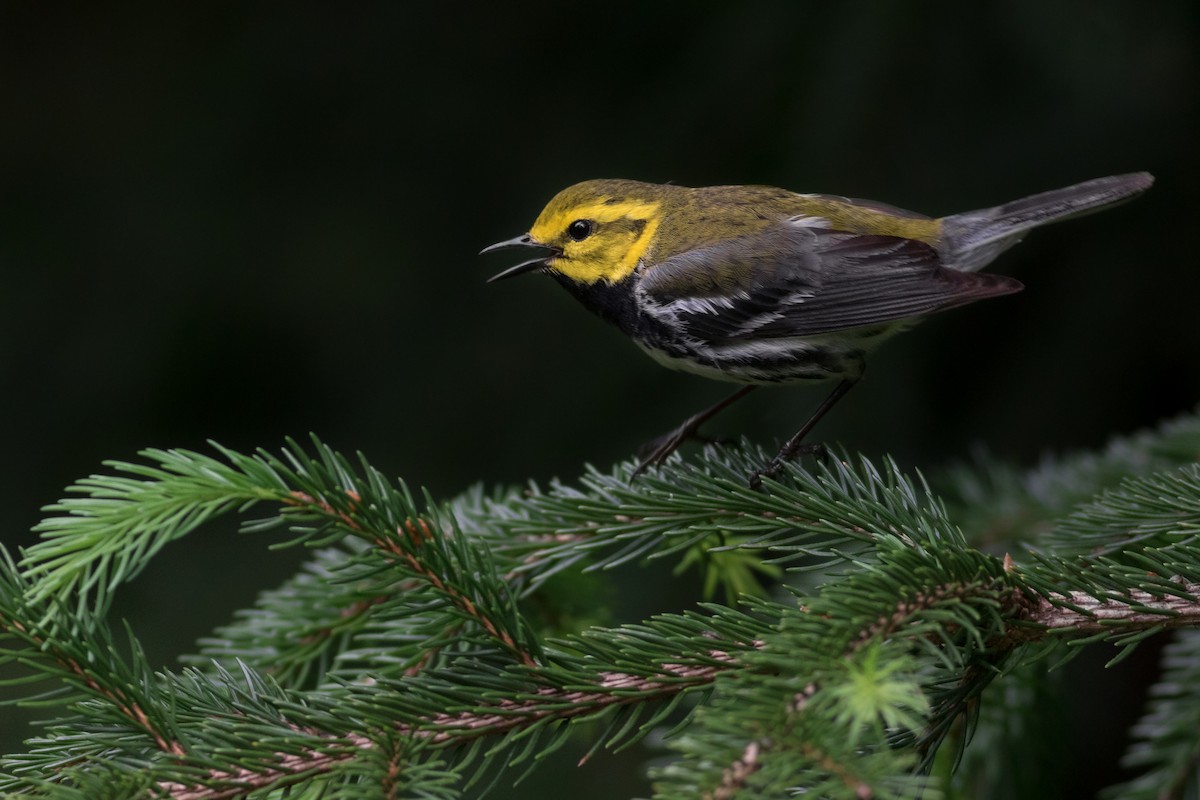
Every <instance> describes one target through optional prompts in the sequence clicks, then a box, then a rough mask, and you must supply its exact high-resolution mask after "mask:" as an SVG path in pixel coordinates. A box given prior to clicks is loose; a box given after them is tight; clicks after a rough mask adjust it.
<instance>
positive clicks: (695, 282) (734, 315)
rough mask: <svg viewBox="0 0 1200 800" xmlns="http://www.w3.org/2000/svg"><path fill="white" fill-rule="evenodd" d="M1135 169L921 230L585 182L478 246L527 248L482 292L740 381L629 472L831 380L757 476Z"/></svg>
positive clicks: (863, 211)
mask: <svg viewBox="0 0 1200 800" xmlns="http://www.w3.org/2000/svg"><path fill="white" fill-rule="evenodd" d="M1153 181H1154V179H1153V177H1151V176H1150V175H1149V174H1147V173H1144V172H1138V173H1132V174H1129V175H1116V176H1113V177H1109V178H1099V179H1097V180H1093V181H1088V182H1086V183H1080V184H1078V185H1075V186H1069V187H1067V188H1065V189H1058V190H1056V191H1051V192H1045V193H1042V194H1036V195H1033V196H1032V197H1026V198H1024V199H1022V200H1016V201H1014V202H1011V203H1005V204H1004V205H1001V206H996V207H995V208H988V209H983V210H980V211H968V212H966V213H963V214H953V215H951V216H948V217H942V218H940V219H931V218H929V217H926V216H923V215H921V214H914V213H912V212H910V211H903V210H901V209H898V208H893V207H891V206H887V205H884V204H882V203H875V202H869V201H863V200H851V199H847V198H844V197H832V196H828V195H819V194H796V193H793V192H789V191H786V190H784V189H776V188H772V187H769V186H713V187H707V188H698V189H690V188H687V187H684V186H674V185H657V184H650V183H640V182H638V181H629V180H592V181H585V182H583V183H579V184H576V185H574V186H571V187H569V188H567V189H564V190H563V191H561V192H559V193H558V195H556V196H555V197H554V199H552V200H551V201H550V203H549V204H548V205H547V206H546V208H545V209H543V211H542V213H541V215H540V216H538V218H537V221H536V222H534V224H533V227H532V228H531V229H530V230H529V233H527V234H525V235H523V236H518V237H517V238H515V239H510V240H508V241H505V242H500V243H498V244H494V245H492V246H491V247H488V248H485V249H484V251H483V252H484V253H489V252H492V251H495V250H500V249H504V248H510V247H528V248H539V249H541V250H542V251H543V252H542V253H541V254H539V255H538V257H537V258H534V259H532V260H530V261H525V262H523V263H521V264H518V265H516V266H515V267H511V268H509V269H507V270H505V271H503V272H501V273H500V274H498V275H496V276H495V277H493V278H492V279H491V280H493V281H496V280H500V279H502V278H509V277H512V276H514V275H519V274H522V273H525V272H533V271H539V272H545V273H548V274H549V275H551V276H553V277H554V278H555V279H556V280H557V281H558V282H559V283H560V284H562V285H563V286H564V287H566V289H567V290H568V291H569V292H571V294H573V295H575V297H577V298H579V300H580V301H581V302H582V303H583V304H584V305H586V306H587V307H588V308H590V309H591V310H592V311H594V312H596V313H597V314H599V315H600V316H601V317H603V318H604V319H606V320H608V321H609V322H612V323H613V324H615V325H616V326H617V327H618V328H620V329H621V330H622V331H624V332H625V333H626V334H627V335H628V336H630V337H631V338H632V339H633V340H634V341H635V342H637V343H638V345H640V346H641V348H642V349H643V350H645V351H646V352H647V353H649V354H650V355H651V356H652V357H653V358H654V359H655V360H657V361H659V362H661V363H663V364H665V365H667V366H669V367H672V368H675V369H682V370H687V371H689V372H694V373H698V374H700V375H704V376H706V377H709V378H716V379H718V380H724V381H733V382H735V383H741V384H745V386H743V387H742V388H740V389H739V390H738V391H737V392H736V393H734V394H733V395H731V396H730V397H728V398H726V399H725V400H723V401H721V402H720V403H718V404H716V405H715V406H712V407H711V408H708V409H705V410H704V411H701V412H700V413H698V414H695V415H694V416H692V417H690V418H688V419H687V420H686V421H685V422H684V423H683V424H682V425H680V426H679V427H678V428H676V429H675V430H673V431H671V432H670V433H668V434H666V435H665V436H662V437H660V438H658V439H656V440H655V441H654V442H651V443H650V445H648V446H647V452H648V454H647V455H646V457H645V458H644V460H643V461H642V462H641V463H640V464H639V465H638V467H637V469H636V470H635V472H634V475H637V474H638V473H640V472H642V471H643V470H644V469H646V468H647V467H649V466H651V465H658V464H661V463H662V462H663V460H664V459H666V457H667V456H668V455H670V454H671V453H672V452H674V451H675V449H676V448H678V447H679V445H680V444H681V443H682V442H683V441H684V440H685V439H687V438H688V437H690V436H693V435H695V434H696V432H697V430H698V429H699V427H700V425H701V424H702V423H703V422H705V421H706V420H707V419H709V418H710V417H711V416H712V415H713V414H716V413H717V412H718V411H720V410H721V409H723V408H725V407H726V406H728V405H729V404H730V403H732V402H733V401H735V400H737V399H738V398H740V397H742V396H744V395H745V394H747V393H748V392H749V391H750V390H751V389H753V388H755V387H756V386H761V385H767V384H779V383H795V382H803V381H822V380H829V379H839V383H838V384H837V387H836V388H835V389H834V390H833V392H832V394H830V395H829V397H828V398H827V399H826V400H825V401H824V402H823V403H822V404H821V406H820V407H819V408H818V409H817V411H816V412H815V413H814V414H813V415H812V417H810V418H809V420H808V421H807V422H806V423H805V424H804V426H803V427H802V428H801V429H800V430H799V431H798V432H797V433H796V435H795V436H793V437H792V438H791V439H790V440H788V442H787V443H786V444H785V445H784V446H783V448H781V449H780V451H779V454H778V455H777V456H776V457H775V459H773V460H772V462H771V463H770V464H768V465H767V466H766V467H765V468H764V469H763V470H760V472H759V473H756V474H755V475H754V476H753V478H752V480H751V484H752V485H757V484H758V483H759V481H760V479H761V476H762V475H764V474H773V473H774V472H775V471H776V470H778V469H779V467H780V465H781V464H782V463H783V461H784V460H786V459H789V458H791V457H793V456H794V455H795V454H796V453H797V452H799V451H800V449H801V448H802V447H803V445H802V442H803V439H804V437H805V436H806V435H807V434H808V432H809V431H810V430H811V429H812V427H813V426H814V425H815V424H816V423H817V421H818V420H819V419H820V418H821V416H822V415H824V413H825V412H826V411H828V410H829V409H830V408H831V407H832V406H833V404H834V403H836V402H837V401H838V399H840V398H841V397H842V396H843V395H844V394H845V393H846V392H847V391H848V390H849V388H850V387H851V386H853V385H854V383H855V382H856V381H858V379H859V378H860V377H861V376H862V374H863V367H864V357H865V355H866V353H867V351H869V350H870V349H871V348H873V347H875V346H876V345H878V344H879V343H880V342H882V341H883V340H884V339H886V338H888V337H889V336H891V335H892V334H894V333H897V332H899V331H901V330H904V329H905V328H908V327H910V326H911V325H913V324H914V323H915V322H917V321H919V320H920V319H921V318H923V317H925V316H926V315H928V314H931V313H933V312H935V311H942V310H945V309H948V308H954V307H955V306H961V305H965V304H966V303H972V302H974V301H976V300H982V299H984V298H986V297H996V296H999V295H1004V294H1010V293H1012V292H1016V291H1019V290H1020V289H1021V288H1022V287H1021V284H1020V283H1019V282H1017V281H1016V280H1013V279H1012V278H1006V277H1004V276H1000V275H982V274H978V272H977V270H979V269H982V268H983V267H985V266H986V265H987V264H988V263H990V262H991V261H992V259H994V258H995V257H996V256H998V255H999V254H1000V253H1001V252H1003V251H1004V250H1006V249H1008V248H1009V247H1011V246H1013V245H1014V244H1016V243H1017V242H1018V241H1020V239H1021V237H1022V236H1023V235H1024V234H1025V232H1026V231H1028V230H1030V229H1031V228H1036V227H1038V226H1041V225H1045V224H1048V223H1051V222H1057V221H1059V220H1063V219H1067V218H1070V217H1075V216H1079V215H1081V214H1085V213H1088V212H1091V211H1096V210H1098V209H1101V208H1104V207H1106V206H1109V205H1112V204H1113V203H1116V202H1119V201H1121V200H1125V199H1127V198H1130V197H1132V196H1134V195H1137V194H1139V193H1141V192H1143V191H1145V190H1146V189H1148V188H1149V187H1150V185H1151V184H1152V183H1153Z"/></svg>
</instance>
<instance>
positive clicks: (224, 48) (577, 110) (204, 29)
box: [0, 0, 1200, 797]
mask: <svg viewBox="0 0 1200 800" xmlns="http://www.w3.org/2000/svg"><path fill="white" fill-rule="evenodd" d="M1198 76H1200V5H1198V4H1196V3H1195V2H1192V1H1191V0H1180V1H1179V2H1171V1H1169V0H1164V1H1163V2H1157V3H1153V4H1150V3H1139V4H1131V3H1121V2H1115V1H1114V2H1097V0H1077V1H1074V2H1057V3H1045V2H1042V0H1012V1H1010V2H1004V3H986V2H985V3H970V4H954V3H920V4H917V3H906V4H900V3H890V2H886V1H885V0H880V1H879V2H837V3H813V2H809V3H793V2H777V3H769V2H747V3H737V4H721V3H695V2H688V3H660V4H654V5H646V4H624V3H603V4H589V5H578V6H567V5H550V4H528V5H526V6H521V5H519V4H517V5H508V4H484V3H478V4H470V3H467V4H462V3H444V4H434V3H426V4H400V3H360V4H354V5H353V6H350V7H347V6H341V7H339V8H338V10H336V11H335V10H333V9H332V8H312V7H306V6H293V5H290V4H268V3H264V4H242V3H206V4H197V5H195V6H188V5H184V4H156V5H149V6H148V7H146V8H142V9H139V10H132V9H131V8H130V7H128V6H126V7H124V8H123V10H120V11H117V10H111V9H103V8H102V7H101V6H100V5H99V4H96V5H81V7H78V8H75V9H73V10H71V11H69V12H68V11H65V10H62V9H58V10H55V9H50V8H48V7H45V6H43V5H40V4H35V5H29V4H18V3H11V2H3V3H0V98H2V102H3V122H2V123H0V381H2V382H3V383H2V386H3V391H2V393H0V407H2V408H3V419H4V422H5V425H6V432H5V436H4V441H5V458H4V460H3V463H2V464H0V540H2V541H3V542H4V543H5V544H6V545H8V546H10V547H12V546H17V545H21V544H25V543H28V542H29V541H31V539H32V535H31V534H29V533H28V531H29V528H30V527H31V526H32V525H34V524H35V523H36V521H37V520H38V518H39V510H38V509H39V508H40V507H41V506H43V505H44V504H46V503H49V502H52V501H54V500H55V499H56V498H58V497H60V496H61V494H62V490H63V487H64V486H66V485H67V484H69V483H70V482H71V481H73V480H75V479H76V478H79V477H81V476H84V475H86V474H88V473H89V472H92V471H95V470H97V469H98V468H99V467H100V463H101V461H102V460H104V459H110V458H117V459H129V458H133V457H135V454H136V452H137V451H138V450H139V449H141V448H144V447H151V446H153V447H191V448H196V447H204V446H205V445H204V443H205V441H206V440H207V439H210V438H211V439H215V440H217V441H219V442H221V443H223V444H225V445H229V446H232V447H234V448H239V449H251V448H254V447H259V446H263V447H267V448H272V449H274V448H277V447H278V446H279V445H280V444H281V443H282V441H283V438H284V437H285V436H289V435H291V436H297V437H303V436H306V435H307V433H308V432H310V431H312V432H316V433H318V434H319V435H320V436H321V437H323V438H324V439H325V440H326V441H327V442H329V443H331V444H332V445H334V446H335V447H337V448H339V449H342V450H344V451H349V452H353V451H356V450H361V451H363V452H365V453H366V454H367V456H368V457H369V458H370V460H371V461H372V463H374V464H375V465H376V466H378V467H380V468H382V469H383V470H384V471H385V472H386V473H389V474H393V475H398V476H402V477H404V478H405V479H406V480H408V481H410V482H411V483H413V484H420V485H424V486H427V487H429V488H430V489H431V490H432V492H433V493H434V494H435V495H436V496H446V495H449V494H452V493H455V492H458V491H460V490H462V489H464V488H466V487H467V486H470V485H471V484H474V483H476V482H479V481H483V482H485V483H486V484H489V485H492V484H515V483H519V482H522V481H526V480H529V479H533V480H536V481H539V482H544V481H546V480H548V479H550V478H552V477H554V476H560V477H562V478H564V479H568V480H569V479H572V478H574V477H575V476H577V475H578V474H579V473H580V471H581V469H582V464H583V463H584V462H585V461H590V462H591V463H594V464H596V465H599V466H601V467H605V468H607V467H608V466H609V465H611V464H612V463H613V462H614V461H617V460H620V459H624V458H627V457H629V456H630V455H631V454H632V453H633V452H634V450H635V449H636V447H637V446H638V445H639V444H641V443H643V442H644V441H646V440H648V439H650V438H653V437H654V436H656V435H658V434H659V433H662V432H663V431H665V430H666V429H668V428H670V427H672V426H673V425H675V424H677V423H678V422H679V421H681V420H682V419H683V417H685V416H687V415H688V414H690V413H692V412H694V411H696V410H698V409H699V408H701V407H702V406H705V405H707V404H709V403H711V402H714V401H715V400H716V399H717V398H719V397H721V396H722V395H723V393H725V392H726V391H727V388H726V387H725V386H723V385H720V384H714V383H708V382H706V381H704V380H702V379H700V378H695V377H691V376H687V375H683V374H679V373H672V372H669V371H666V370H663V369H662V368H661V367H659V366H657V365H656V364H654V363H653V362H651V361H650V360H649V359H648V358H646V357H645V356H644V355H643V354H641V353H640V352H639V351H638V350H637V348H635V347H634V346H633V345H632V344H630V343H629V342H628V341H627V340H625V339H624V338H623V337H622V336H621V335H620V334H619V333H618V332H617V331H615V330H614V329H610V328H608V327H606V326H605V325H603V324H602V323H601V322H600V321H599V320H598V319H596V318H594V317H592V316H591V315H590V314H588V313H587V312H586V311H585V310H584V309H583V308H582V307H580V306H578V305H577V304H576V303H575V301H573V300H572V299H571V298H570V297H569V296H567V295H566V294H565V293H564V292H562V290H561V289H559V288H558V287H557V286H555V285H554V284H553V283H552V282H551V281H549V280H546V279H540V278H539V277H537V276H530V277H527V278H524V279H521V280H514V281H512V282H506V283H502V284H497V285H491V286H489V285H485V283H484V280H485V279H486V278H487V277H488V276H490V275H491V274H493V273H494V272H497V271H499V270H500V269H501V268H503V267H504V266H507V265H508V264H510V263H513V262H512V260H511V259H505V258H503V257H488V258H478V257H476V253H477V252H478V251H479V249H480V248H482V247H483V246H484V245H487V244H490V243H491V242H494V241H497V240H499V239H505V238H509V237H511V236H514V235H516V234H519V233H521V232H523V231H525V230H526V229H527V228H528V226H529V225H530V223H531V222H532V220H533V218H534V217H535V216H536V214H537V212H538V211H539V210H540V209H541V207H542V205H543V204H544V203H545V202H546V201H547V200H548V199H549V198H550V197H551V196H552V195H553V194H554V193H555V192H556V191H557V190H558V189H560V188H562V187H564V186H566V185H568V184H570V183H573V182H575V181H578V180H582V179H586V178H594V177H626V178H637V179H642V180H648V181H657V182H662V181H674V182H676V183H680V184H685V185H705V184H721V183H767V184H774V185H779V186H783V187H787V188H790V189H795V190H798V191H808V192H826V193H833V194H841V195H847V196H851V197H862V198H871V199H876V200H881V201H885V202H888V203H892V204H894V205H898V206H901V207H905V208H910V209H913V210H917V211H921V212H925V213H928V214H931V215H942V214H946V213H951V212H957V211H964V210H967V209H972V208H978V207H983V206H990V205H994V204H996V203H999V202H1002V201H1006V200H1010V199H1014V198H1017V197H1020V196H1023V195H1026V194H1031V193H1033V192H1037V191H1041V190H1045V189H1051V188H1056V187H1059V186H1064V185H1067V184H1071V183H1075V182H1078V181H1082V180H1085V179H1088V178H1094V177H1099V176H1102V175H1108V174H1113V173H1119V172H1127V171H1133V170H1149V171H1151V172H1153V173H1154V174H1155V175H1156V176H1157V179H1158V183H1157V185H1156V186H1155V187H1154V189H1153V190H1152V191H1151V192H1150V193H1149V194H1148V195H1146V196H1145V197H1143V198H1142V199H1140V200H1138V201H1137V202H1135V203H1132V204H1130V205H1128V206H1124V207H1122V208H1120V209H1118V210H1115V211H1110V212H1107V213H1105V214H1102V215H1098V216H1094V217H1090V218H1087V219H1083V220H1079V221H1073V222H1070V223H1067V224H1064V225H1061V226H1056V227H1053V228H1048V229H1045V230H1043V231H1039V232H1038V233H1037V234H1036V235H1034V236H1032V237H1030V239H1029V240H1027V241H1026V242H1025V243H1023V244H1022V245H1021V246H1020V247H1018V248H1017V249H1015V250H1014V251H1011V252H1010V253H1009V254H1008V255H1006V256H1005V257H1004V258H1002V259H1001V261H1000V262H999V263H998V264H996V265H995V267H994V269H995V270H996V271H999V272H1003V273H1005V274H1009V275H1013V276H1015V277H1017V278H1019V279H1020V280H1022V281H1023V282H1024V283H1025V284H1026V286H1027V289H1026V291H1025V292H1023V293H1021V294H1018V295H1016V296H1013V297H1009V298H1003V299H999V300H995V301H991V302H988V303H983V304H979V305H975V306H971V307H970V308H967V309H963V310H958V311H955V312H951V313H948V314H946V315H943V316H940V317H938V318H936V319H934V320H931V321H929V322H927V323H926V324H924V325H923V326H921V327H919V328H918V329H916V330H914V331H912V332H910V333H908V334H906V335H905V336H903V337H900V338H898V339H896V340H894V341H893V342H891V343H889V344H888V345H887V346H886V347H885V348H884V349H883V350H882V351H881V352H879V353H878V354H877V355H876V357H875V358H874V360H872V361H871V366H870V370H869V372H868V377H867V380H866V381H865V383H864V384H863V385H862V386H861V387H859V388H858V389H857V390H856V391H855V392H853V393H851V394H850V395H849V397H848V398H847V399H846V400H845V402H843V403H842V404H841V405H840V406H839V407H838V408H837V410H836V411H835V412H834V413H833V414H831V415H830V416H829V417H828V418H827V419H826V421H825V422H823V423H822V429H821V431H820V435H821V438H822V439H823V440H825V441H840V442H842V443H844V444H846V445H847V446H849V447H851V448H853V449H857V450H862V451H864V452H866V453H868V454H873V455H878V454H882V453H884V452H888V453H892V454H894V455H896V456H897V458H898V459H899V460H900V461H901V463H902V464H905V465H909V466H914V467H919V468H921V469H922V470H925V471H936V469H937V468H938V467H939V465H943V464H945V463H947V462H948V461H950V460H955V459H963V458H965V457H967V455H968V454H969V453H970V452H971V451H972V450H973V449H979V448H982V449H985V450H987V451H989V452H991V453H993V454H995V455H997V456H999V457H1002V458H1004V459H1008V460H1012V461H1016V462H1021V463H1033V462H1035V461H1036V460H1037V459H1038V458H1039V456H1041V455H1042V454H1044V453H1047V452H1060V451H1064V450H1071V449H1078V448H1093V447H1097V446H1099V445H1101V444H1102V443H1103V442H1104V441H1105V440H1106V439H1107V438H1108V437H1109V436H1110V435H1112V434H1114V433H1118V432H1128V431H1132V430H1135V429H1138V428H1141V427H1145V426H1149V425H1153V424H1155V423H1156V422H1158V421H1159V420H1161V419H1163V418H1165V417H1169V416H1172V415H1176V414H1179V413H1181V412H1185V411H1188V410H1190V409H1193V408H1195V407H1196V405H1197V401H1198V400H1200V363H1198V357H1197V354H1198V353H1200V325H1198V324H1197V321H1196V319H1197V312H1196V305H1197V298H1200V263H1198V261H1200V259H1198V257H1197V250H1196V245H1195V240H1196V230H1197V228H1196V225H1197V220H1200V199H1198V198H1200V194H1198V192H1197V186H1200V148H1198V147H1197V144H1196V143H1197V142H1198V141H1200V102H1198V101H1200V84H1198V82H1197V78H1198ZM825 390H826V389H825V388H824V387H819V388H813V389H803V388H801V389H779V390H774V391H770V392H763V393H757V394H756V395H755V396H752V397H751V398H750V399H748V400H746V401H745V402H744V403H742V404H740V405H739V406H738V407H735V408H734V409H732V410H730V411H729V412H728V413H726V414H724V415H723V416H722V417H720V418H718V421H717V422H715V423H714V425H713V426H712V429H711V432H713V433H731V434H733V433H746V434H748V435H750V436H752V437H754V438H756V439H759V440H761V441H764V442H767V443H770V442H773V441H776V440H778V439H780V438H783V437H786V436H788V435H790V434H791V433H792V432H793V431H794V429H795V428H796V427H797V426H798V425H799V423H800V422H801V421H802V420H803V419H804V418H805V417H806V416H807V415H808V413H809V412H810V411H811V410H812V408H813V407H814V406H815V405H816V404H817V403H818V402H819V400H820V399H821V397H822V395H823V392H824V391H825ZM267 544H268V542H267V541H265V540H263V539H253V538H250V537H239V536H238V535H237V534H236V533H235V532H234V526H233V525H232V524H230V525H228V526H226V527H224V528H216V529H214V530H212V531H211V532H206V533H205V534H204V535H197V536H194V537H191V538H189V539H188V540H187V541H185V542H182V543H179V544H177V545H176V546H174V547H172V548H169V549H168V550H167V551H166V552H165V553H164V554H163V556H162V557H161V559H160V560H159V563H158V564H156V566H155V568H153V569H151V570H150V571H149V572H148V573H147V574H146V575H144V576H143V577H142V578H140V579H139V580H138V581H137V582H136V583H135V584H133V585H132V586H129V587H127V589H126V590H125V593H124V594H123V601H122V608H121V612H122V614H124V615H125V616H127V617H129V618H130V619H131V621H132V624H133V627H134V629H135V630H136V631H137V632H138V633H139V635H140V636H142V637H143V638H144V640H145V644H146V647H147V649H148V651H149V653H150V655H151V658H152V659H154V660H155V663H159V664H162V665H164V666H174V665H175V663H176V662H175V661H174V658H175V655H176V654H177V653H179V652H181V651H187V650H190V649H192V642H194V640H195V639H196V637H197V636H200V635H203V634H204V633H205V632H207V631H209V630H210V629H211V628H212V627H213V626H214V625H215V624H219V623H221V622H223V621H225V620H227V619H228V617H229V614H230V612H231V610H232V609H234V608H237V607H241V606H244V605H246V604H248V603H249V602H251V601H252V599H253V598H254V596H255V595H256V594H257V592H258V591H259V590H260V589H263V588H267V587H270V586H273V585H275V584H276V583H277V582H278V581H279V580H282V578H283V577H284V576H286V575H287V574H289V573H290V571H291V570H292V569H294V567H295V565H296V564H297V563H298V559H299V558H300V557H301V555H302V554H299V553H293V552H283V553H278V552H269V551H268V550H267ZM634 577H637V574H636V573H635V575H634ZM637 583H638V584H639V585H640V586H642V590H643V591H644V590H645V586H644V585H645V584H647V583H654V581H649V582H648V581H646V580H644V579H642V580H638V581H637ZM639 597H640V596H639ZM679 597H690V595H688V594H687V592H684V593H683V594H680V595H679ZM683 602H690V600H688V601H685V600H681V599H675V598H674V596H665V595H664V596H663V597H658V596H654V595H647V596H646V597H644V598H641V600H639V601H636V602H635V601H629V609H628V613H629V615H630V618H634V617H640V616H644V615H646V614H648V613H653V612H654V611H658V610H667V609H670V608H672V607H673V606H672V604H674V603H683ZM0 713H2V714H3V716H0V745H3V750H4V751H11V750H13V749H15V748H17V747H19V745H18V744H16V742H18V741H19V739H20V737H21V736H22V735H24V734H25V729H24V727H23V725H22V723H21V720H22V716H21V715H20V714H19V713H16V712H12V711H8V710H5V711H3V712H0ZM606 763H607V764H608V765H609V766H606V767H602V768H599V769H603V770H605V771H607V770H610V769H611V770H612V772H611V773H608V774H610V775H619V776H620V778H621V780H622V781H627V783H622V784H621V786H622V787H624V788H615V786H616V784H609V785H607V788H605V789H602V791H601V793H600V794H597V795H596V796H610V794H608V793H606V792H611V793H612V795H613V796H615V795H617V794H623V793H625V794H627V793H632V792H636V791H645V790H644V788H642V789H639V788H638V787H639V786H643V784H641V783H639V781H641V778H640V776H639V774H638V772H637V770H638V767H637V766H636V765H637V763H638V759H637V758H633V759H630V760H628V761H617V762H613V761H608V762H606ZM614 765H616V766H614ZM629 787H632V788H629ZM500 794H501V795H503V794H504V792H503V791H502V792H501V793H500ZM580 796H581V797H582V795H580Z"/></svg>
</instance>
